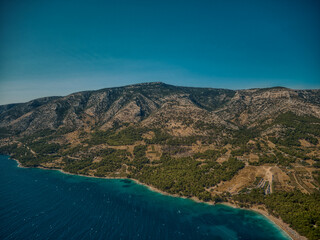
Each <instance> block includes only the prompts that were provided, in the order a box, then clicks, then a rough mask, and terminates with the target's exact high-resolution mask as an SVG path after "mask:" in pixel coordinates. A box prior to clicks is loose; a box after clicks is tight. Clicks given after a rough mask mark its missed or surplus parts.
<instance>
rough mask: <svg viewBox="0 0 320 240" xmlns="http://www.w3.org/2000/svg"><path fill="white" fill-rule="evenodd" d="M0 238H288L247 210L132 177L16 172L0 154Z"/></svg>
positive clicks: (34, 170) (47, 171) (264, 219)
mask: <svg viewBox="0 0 320 240" xmlns="http://www.w3.org/2000/svg"><path fill="white" fill-rule="evenodd" d="M0 239H24V240H25V239H68V240H69V239H174V240H176V239H184V240H185V239H268V240H270V239H288V237H287V236H286V235H285V233H283V232H282V231H281V230H280V229H279V228H278V227H276V226H275V225H274V224H273V223H271V222H270V221H269V220H268V219H266V218H265V217H264V216H262V215H259V214H256V213H254V212H252V211H247V210H242V209H234V208H231V207H227V206H223V205H219V206H210V205H207V204H202V203H196V202H194V201H192V200H189V199H182V198H175V197H170V196H164V195H161V194H159V193H156V192H152V191H150V190H149V189H148V188H146V187H144V186H142V185H139V184H136V183H134V182H132V181H130V180H107V179H95V178H88V177H81V176H73V175H67V174H63V173H60V172H59V171H51V170H42V169H35V168H19V167H17V163H16V162H15V161H13V160H11V159H8V157H7V156H2V155H0Z"/></svg>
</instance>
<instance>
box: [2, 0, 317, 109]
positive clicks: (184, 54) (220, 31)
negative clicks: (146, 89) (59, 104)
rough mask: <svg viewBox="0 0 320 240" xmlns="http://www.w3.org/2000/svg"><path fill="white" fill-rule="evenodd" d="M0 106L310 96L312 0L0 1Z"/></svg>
mask: <svg viewBox="0 0 320 240" xmlns="http://www.w3.org/2000/svg"><path fill="white" fill-rule="evenodd" d="M0 36H1V37H0V104H6V103H12V102H22V101H27V100H31V99H34V98H37V97H42V96H52V95H66V94H69V93H72V92H75V91H81V90H91V89H99V88H105V87H113V86H121V85H127V84H133V83H139V82H151V81H152V82H153V81H162V82H165V83H168V84H174V85H184V86H199V87H213V88H230V89H243V88H255V87H271V86H285V87H290V88H320V44H319V43H320V1H319V0H251V1H249V0H241V1H240V0H210V1H201V0H195V1H188V0H183V1H176V0H169V1H167V0H161V1H157V0H155V1H151V0H144V1H140V0H112V1H111V0H1V1H0Z"/></svg>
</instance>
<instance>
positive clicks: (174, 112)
mask: <svg viewBox="0 0 320 240" xmlns="http://www.w3.org/2000/svg"><path fill="white" fill-rule="evenodd" d="M285 112H293V113H295V114H297V115H312V116H315V117H317V118H320V90H291V89H287V88H281V87H276V88H268V89H250V90H238V91H233V90H227V89H211V88H191V87H176V86H172V85H167V84H164V83H157V82H156V83H144V84H136V85H130V86H125V87H117V88H106V89H101V90H98V91H85V92H78V93H74V94H70V95H68V96H65V97H47V98H41V99H36V100H33V101H30V102H27V103H21V104H10V105H3V106H0V128H2V129H4V128H5V129H6V130H7V131H10V132H12V133H14V134H30V133H35V132H36V131H39V130H43V129H54V130H56V129H60V128H65V129H70V130H72V129H79V128H91V129H102V130H106V129H108V128H111V127H112V126H114V125H115V124H120V125H123V124H126V123H127V124H140V125H142V126H146V127H161V128H165V129H167V130H168V131H171V133H172V134H173V135H177V136H178V135H191V134H195V133H197V127H196V126H197V125H199V124H204V125H206V126H217V127H226V128H228V129H239V128H242V127H244V126H246V127H252V126H255V125H256V124H258V123H259V122H260V121H262V120H268V119H274V118H275V117H276V116H278V115H279V114H280V113H285Z"/></svg>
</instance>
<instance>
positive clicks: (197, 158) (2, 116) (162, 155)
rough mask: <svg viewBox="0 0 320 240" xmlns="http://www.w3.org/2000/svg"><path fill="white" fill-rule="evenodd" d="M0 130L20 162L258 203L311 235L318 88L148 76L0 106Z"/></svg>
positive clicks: (317, 177) (319, 181)
mask: <svg viewBox="0 0 320 240" xmlns="http://www.w3.org/2000/svg"><path fill="white" fill-rule="evenodd" d="M0 137H1V138H0V147H1V148H0V152H1V153H4V154H9V155H11V156H12V157H13V158H15V159H17V160H19V161H20V162H21V164H22V165H23V166H28V167H45V168H54V169H62V170H64V171H66V172H70V173H75V174H84V175H89V176H97V177H123V178H132V179H136V180H139V181H140V182H142V183H145V184H147V185H150V186H153V187H155V188H157V189H159V190H162V191H164V192H167V193H170V194H175V195H179V196H184V197H190V198H192V197H195V198H197V199H200V200H202V201H214V202H219V201H228V202H232V203H235V204H238V205H240V206H243V207H249V206H251V205H258V206H261V207H266V208H267V210H268V211H269V212H270V213H271V214H273V215H275V216H277V217H280V218H282V219H283V220H284V221H285V222H287V223H289V224H291V226H292V227H293V228H294V229H296V230H297V231H298V232H299V233H300V234H302V235H305V236H307V237H308V238H309V239H318V238H319V237H320V230H319V225H320V215H319V212H320V209H319V200H320V198H319V187H320V171H319V167H320V151H319V149H320V90H293V89H288V88H284V87H274V88H256V89H248V90H228V89H214V88H194V87H178V86H173V85H168V84H165V83H161V82H154V83H143V84H135V85H130V86H124V87H115V88H105V89H101V90H97V91H84V92H78V93H73V94H70V95H68V96H63V97H46V98H40V99H35V100H33V101H30V102H27V103H20V104H9V105H2V106H0ZM297 199H298V200H297ZM293 210H294V212H293Z"/></svg>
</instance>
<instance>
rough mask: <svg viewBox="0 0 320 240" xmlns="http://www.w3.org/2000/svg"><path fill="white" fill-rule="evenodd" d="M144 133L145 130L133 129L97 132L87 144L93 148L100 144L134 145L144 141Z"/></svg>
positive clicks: (113, 129)
mask: <svg viewBox="0 0 320 240" xmlns="http://www.w3.org/2000/svg"><path fill="white" fill-rule="evenodd" d="M144 132H145V130H143V129H140V128H133V127H127V128H125V129H122V130H117V129H115V128H112V129H109V130H107V131H95V132H94V133H92V134H91V138H90V139H89V140H86V141H85V143H88V144H89V145H91V146H93V145H99V144H108V145H110V146H120V145H132V144H134V143H135V142H136V141H140V140H142V134H143V133H144Z"/></svg>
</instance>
